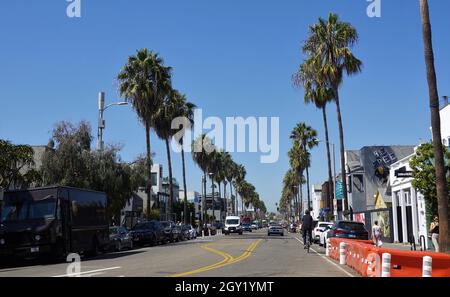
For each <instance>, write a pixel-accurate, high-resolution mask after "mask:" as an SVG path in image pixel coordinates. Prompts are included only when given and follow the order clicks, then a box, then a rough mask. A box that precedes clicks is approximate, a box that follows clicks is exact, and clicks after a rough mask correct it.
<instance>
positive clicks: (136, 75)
mask: <svg viewBox="0 0 450 297" xmlns="http://www.w3.org/2000/svg"><path fill="white" fill-rule="evenodd" d="M171 78H172V68H171V67H168V66H165V65H164V60H163V59H162V58H161V57H160V56H159V55H158V54H157V53H155V52H153V51H150V50H148V49H141V50H138V51H137V52H136V54H135V55H132V56H130V57H129V58H128V61H127V63H126V64H125V65H124V66H123V67H122V69H121V71H120V72H119V74H118V76H117V80H118V85H119V93H120V96H121V97H123V98H124V99H125V100H127V101H129V102H130V103H131V104H132V106H133V109H134V110H135V112H136V114H137V116H138V118H139V120H140V121H141V122H142V124H143V125H144V127H145V135H146V150H147V154H146V163H147V167H148V169H147V170H148V172H149V175H148V185H147V189H146V192H147V217H148V218H150V215H151V211H150V208H151V207H150V205H151V178H150V177H151V174H150V172H151V166H152V159H151V145H150V132H151V130H152V129H154V131H155V133H156V135H157V136H158V138H160V139H162V140H163V141H164V142H165V145H166V153H167V162H168V169H169V200H168V207H167V208H168V213H172V208H173V205H172V203H173V200H174V193H173V185H172V183H173V173H172V161H171V155H170V146H169V144H170V141H171V139H172V138H173V137H174V136H175V135H177V136H179V137H177V139H176V140H177V142H178V143H179V144H180V146H181V152H182V163H183V164H182V165H183V166H182V168H183V187H184V213H185V214H186V213H187V190H186V169H185V159H184V149H183V138H184V133H185V131H186V130H187V129H189V128H190V127H191V126H192V125H193V121H194V120H193V119H194V109H195V107H196V106H195V104H193V103H191V102H189V101H188V100H187V98H186V96H185V95H183V94H182V93H181V92H179V91H178V90H176V89H174V88H173V87H172V79H171ZM179 117H182V118H184V119H186V122H185V123H183V125H184V127H181V128H180V129H172V127H171V125H172V121H173V120H174V119H176V118H179ZM156 202H157V203H159V201H156ZM157 206H158V207H159V205H157ZM184 218H185V223H187V221H186V220H187V219H188V216H186V215H185V216H184Z"/></svg>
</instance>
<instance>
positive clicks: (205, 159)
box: [192, 134, 214, 223]
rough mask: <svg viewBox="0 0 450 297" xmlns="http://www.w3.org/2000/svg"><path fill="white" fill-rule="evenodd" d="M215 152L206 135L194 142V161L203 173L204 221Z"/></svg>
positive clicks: (203, 219)
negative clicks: (208, 179) (213, 153)
mask: <svg viewBox="0 0 450 297" xmlns="http://www.w3.org/2000/svg"><path fill="white" fill-rule="evenodd" d="M213 151H214V145H213V144H212V141H211V139H210V138H209V137H207V136H206V135H205V134H202V135H200V136H198V137H197V138H196V139H195V140H194V141H193V142H192V159H193V161H194V163H195V164H197V166H198V167H200V169H201V170H202V172H203V181H205V183H203V195H202V221H203V223H204V221H205V219H206V176H207V173H208V169H209V164H210V161H209V160H210V158H211V153H212V152H213Z"/></svg>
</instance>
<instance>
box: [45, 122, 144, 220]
mask: <svg viewBox="0 0 450 297" xmlns="http://www.w3.org/2000/svg"><path fill="white" fill-rule="evenodd" d="M91 139H92V136H91V131H90V127H89V125H88V124H87V123H85V122H81V123H79V124H78V125H74V124H71V123H68V122H61V123H58V124H57V125H56V126H55V128H54V130H53V134H52V138H51V140H50V142H49V146H48V149H47V150H46V151H45V153H44V155H43V160H42V167H41V169H40V174H41V176H43V179H42V185H43V186H50V185H61V186H70V187H78V188H86V189H92V190H96V191H102V192H105V193H106V194H107V197H108V214H109V217H110V218H111V219H113V218H114V219H115V221H116V223H120V222H117V221H118V220H119V219H120V211H121V210H122V209H123V207H124V206H125V204H126V202H127V201H128V200H129V199H130V197H131V195H132V193H133V191H136V190H137V189H138V188H139V187H140V186H142V185H145V184H146V182H147V178H148V176H146V173H147V172H148V171H147V170H143V168H144V169H146V160H144V159H143V158H142V157H139V158H138V159H137V160H136V161H135V162H133V165H130V164H126V163H124V162H122V161H121V159H120V157H119V154H118V153H119V151H120V148H119V147H114V146H107V147H106V148H105V149H104V150H102V151H97V152H95V151H94V152H93V151H91V150H90V143H91Z"/></svg>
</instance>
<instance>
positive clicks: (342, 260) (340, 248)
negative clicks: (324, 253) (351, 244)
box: [339, 242, 347, 265]
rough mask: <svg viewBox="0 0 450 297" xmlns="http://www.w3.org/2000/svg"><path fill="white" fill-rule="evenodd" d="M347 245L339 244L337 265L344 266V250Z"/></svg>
mask: <svg viewBox="0 0 450 297" xmlns="http://www.w3.org/2000/svg"><path fill="white" fill-rule="evenodd" d="M346 247H347V244H346V243H345V242H341V243H340V244H339V256H340V257H339V264H341V265H345V248H346Z"/></svg>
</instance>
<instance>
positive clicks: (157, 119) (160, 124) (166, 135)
mask: <svg viewBox="0 0 450 297" xmlns="http://www.w3.org/2000/svg"><path fill="white" fill-rule="evenodd" d="M185 105H186V97H185V96H184V95H182V94H180V92H178V91H177V90H170V91H169V92H168V93H167V96H166V97H165V98H164V101H163V102H162V104H161V105H160V107H159V109H158V110H157V112H156V113H155V116H154V121H153V126H154V127H155V132H156V135H158V137H159V138H160V139H163V140H164V142H165V144H166V153H167V163H168V168H169V203H168V213H169V214H170V213H172V208H173V205H172V204H173V200H174V197H173V186H172V185H173V174H172V161H171V155H170V144H169V143H170V140H171V138H172V137H173V136H174V135H175V134H176V133H178V132H179V131H178V130H176V129H172V122H173V120H174V119H177V118H180V117H184V116H185ZM177 141H178V139H177ZM184 216H185V217H186V213H185V215H184Z"/></svg>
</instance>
